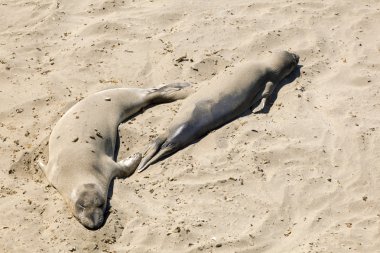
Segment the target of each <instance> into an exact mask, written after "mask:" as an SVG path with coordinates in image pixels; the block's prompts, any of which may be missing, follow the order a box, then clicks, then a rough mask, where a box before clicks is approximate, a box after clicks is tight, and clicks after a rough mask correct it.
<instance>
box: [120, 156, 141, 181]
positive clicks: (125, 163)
mask: <svg viewBox="0 0 380 253" xmlns="http://www.w3.org/2000/svg"><path fill="white" fill-rule="evenodd" d="M141 158H142V156H141V154H140V153H136V154H134V155H131V156H130V157H128V158H126V159H124V160H121V161H119V162H118V163H117V164H118V165H119V166H118V168H117V173H116V177H120V178H124V177H129V176H130V175H132V174H133V172H135V170H136V168H137V166H138V165H139V164H140V162H141Z"/></svg>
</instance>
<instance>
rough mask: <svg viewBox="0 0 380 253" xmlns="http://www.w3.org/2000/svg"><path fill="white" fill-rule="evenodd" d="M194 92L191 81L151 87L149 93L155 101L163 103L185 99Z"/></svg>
mask: <svg viewBox="0 0 380 253" xmlns="http://www.w3.org/2000/svg"><path fill="white" fill-rule="evenodd" d="M192 92H193V91H192V90H191V89H190V83H172V84H168V85H165V86H162V87H160V88H153V89H150V90H149V93H150V94H149V95H150V96H151V99H152V101H153V102H154V103H163V102H172V101H175V100H178V99H184V98H186V97H187V96H188V95H190V94H191V93H192Z"/></svg>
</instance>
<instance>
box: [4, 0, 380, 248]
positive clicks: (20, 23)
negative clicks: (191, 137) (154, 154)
mask: <svg viewBox="0 0 380 253" xmlns="http://www.w3.org/2000/svg"><path fill="white" fill-rule="evenodd" d="M0 16H1V17H2V18H1V22H0V157H1V158H0V187H1V188H0V252H12V253H13V252H17V253H19V252H173V253H174V252H247V253H248V252H249V253H250V252H260V253H261V252H271V253H272V252H334V253H336V252H380V240H379V238H380V144H379V143H377V142H378V141H380V78H379V75H380V60H379V59H380V57H379V56H380V37H379V34H380V26H379V24H380V2H379V1H377V0H368V1H363V0H361V1H353V0H348V1H344V0H331V1H326V0H324V1H316V0H311V1H300V0H278V1H274V0H267V1H264V0H257V1H253V0H235V1H226V0H220V1H201V0H190V1H175V0H150V1H146V0H141V1H140V0H125V1H121V0H113V1H105V0H93V1H90V0H82V1H73V0H67V1H63V0H38V1H37V0H34V1H32V0H17V1H16V0H2V1H1V2H0ZM280 50H288V51H292V52H295V53H297V54H298V55H299V56H300V61H299V65H300V66H301V68H300V70H299V73H298V76H296V77H295V78H293V79H292V80H291V81H289V82H288V83H287V84H286V85H283V86H282V87H281V89H279V90H277V91H276V94H275V95H274V96H273V97H272V99H271V104H272V105H271V107H270V110H269V112H267V113H264V114H247V115H244V116H242V117H239V118H238V119H236V120H234V121H233V122H231V123H229V124H226V125H225V126H223V127H221V128H219V129H217V130H216V131H213V132H211V133H210V134H208V135H207V136H205V137H204V138H202V139H201V140H200V141H198V142H196V143H194V144H192V145H190V146H188V147H187V148H185V149H183V150H181V151H179V152H177V153H176V154H174V155H172V156H170V157H169V158H167V159H165V160H163V161H161V162H158V163H156V164H154V165H152V166H150V167H149V169H147V170H146V171H144V172H143V173H136V174H134V175H132V176H131V177H129V178H126V179H116V180H115V181H114V186H113V196H112V199H111V200H110V205H111V209H110V213H109V216H108V218H107V221H106V223H105V225H104V226H103V227H102V228H101V229H99V230H96V231H90V230H87V229H86V228H84V227H83V226H82V225H81V224H80V223H79V222H78V221H77V220H76V219H75V218H74V217H73V216H72V214H71V212H70V210H69V209H68V207H67V205H66V203H65V202H64V200H63V199H62V197H61V195H60V194H59V193H58V192H57V191H56V190H55V189H54V188H53V187H52V186H50V185H49V182H48V181H47V179H46V177H45V176H44V174H43V173H42V172H41V171H40V170H39V168H38V167H37V166H36V160H37V159H39V158H41V159H43V160H44V161H47V159H48V156H49V154H48V146H47V145H48V139H49V135H50V133H51V130H52V128H53V127H54V125H55V123H56V122H57V121H58V120H59V118H60V117H61V116H62V114H63V113H64V112H66V111H67V110H68V109H69V108H70V107H71V106H72V105H73V104H75V103H76V102H77V101H79V100H80V99H82V98H83V97H85V96H87V95H89V94H92V93H94V92H97V91H100V90H103V89H108V88H116V87H141V88H148V87H157V86H160V85H162V84H167V83H172V82H176V81H185V82H190V83H192V84H193V87H194V89H195V90H196V89H198V88H199V87H201V86H202V85H206V84H207V83H208V82H210V80H211V79H212V78H213V77H214V76H217V75H218V74H220V73H223V71H225V70H226V69H228V68H230V67H233V66H235V65H237V64H238V63H241V62H245V61H247V60H254V59H258V60H259V59H260V57H261V56H262V55H265V54H268V53H271V52H276V51H280ZM182 102H183V101H180V100H179V101H176V102H173V103H169V104H162V105H157V106H154V107H152V108H149V109H147V110H145V111H144V112H143V113H142V114H139V115H137V116H136V117H135V118H133V119H131V120H129V121H127V122H126V123H125V124H122V125H121V126H120V128H119V129H120V136H121V146H120V152H119V157H120V158H123V157H127V156H129V155H131V154H134V153H136V152H144V151H145V149H146V148H147V146H148V145H149V144H150V142H151V141H152V140H154V139H155V138H156V137H157V135H158V134H160V133H162V132H163V131H164V130H165V129H166V128H167V126H168V125H169V124H170V122H171V119H172V118H173V116H174V115H175V114H176V112H177V111H178V109H179V108H180V106H181V104H182Z"/></svg>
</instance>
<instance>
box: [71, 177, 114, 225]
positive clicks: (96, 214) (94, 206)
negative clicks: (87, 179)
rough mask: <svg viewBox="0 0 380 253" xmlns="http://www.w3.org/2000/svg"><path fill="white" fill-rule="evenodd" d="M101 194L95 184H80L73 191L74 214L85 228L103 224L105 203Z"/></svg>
mask: <svg viewBox="0 0 380 253" xmlns="http://www.w3.org/2000/svg"><path fill="white" fill-rule="evenodd" d="M103 195H104V194H102V191H101V190H100V187H99V186H98V185H96V184H84V185H81V186H80V187H78V188H77V189H76V190H75V191H74V192H73V194H72V201H73V204H74V206H73V212H74V216H75V218H77V219H78V221H79V222H80V223H81V224H82V225H83V226H85V227H86V228H89V229H97V228H99V227H100V226H101V225H102V224H103V222H104V212H105V209H106V205H107V200H106V199H104V197H103Z"/></svg>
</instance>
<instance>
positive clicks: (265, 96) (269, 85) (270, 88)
mask: <svg viewBox="0 0 380 253" xmlns="http://www.w3.org/2000/svg"><path fill="white" fill-rule="evenodd" d="M275 87H276V86H275V85H274V83H273V82H271V81H269V82H267V83H266V84H265V88H264V90H263V92H262V93H261V94H259V95H258V96H256V98H255V100H254V101H253V103H252V106H254V105H255V104H256V103H258V102H260V100H261V103H260V104H259V105H258V106H257V107H256V108H254V109H253V110H252V112H253V113H257V112H260V111H262V110H263V109H264V108H265V106H266V105H267V101H268V97H270V95H272V93H273V91H274V89H275Z"/></svg>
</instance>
